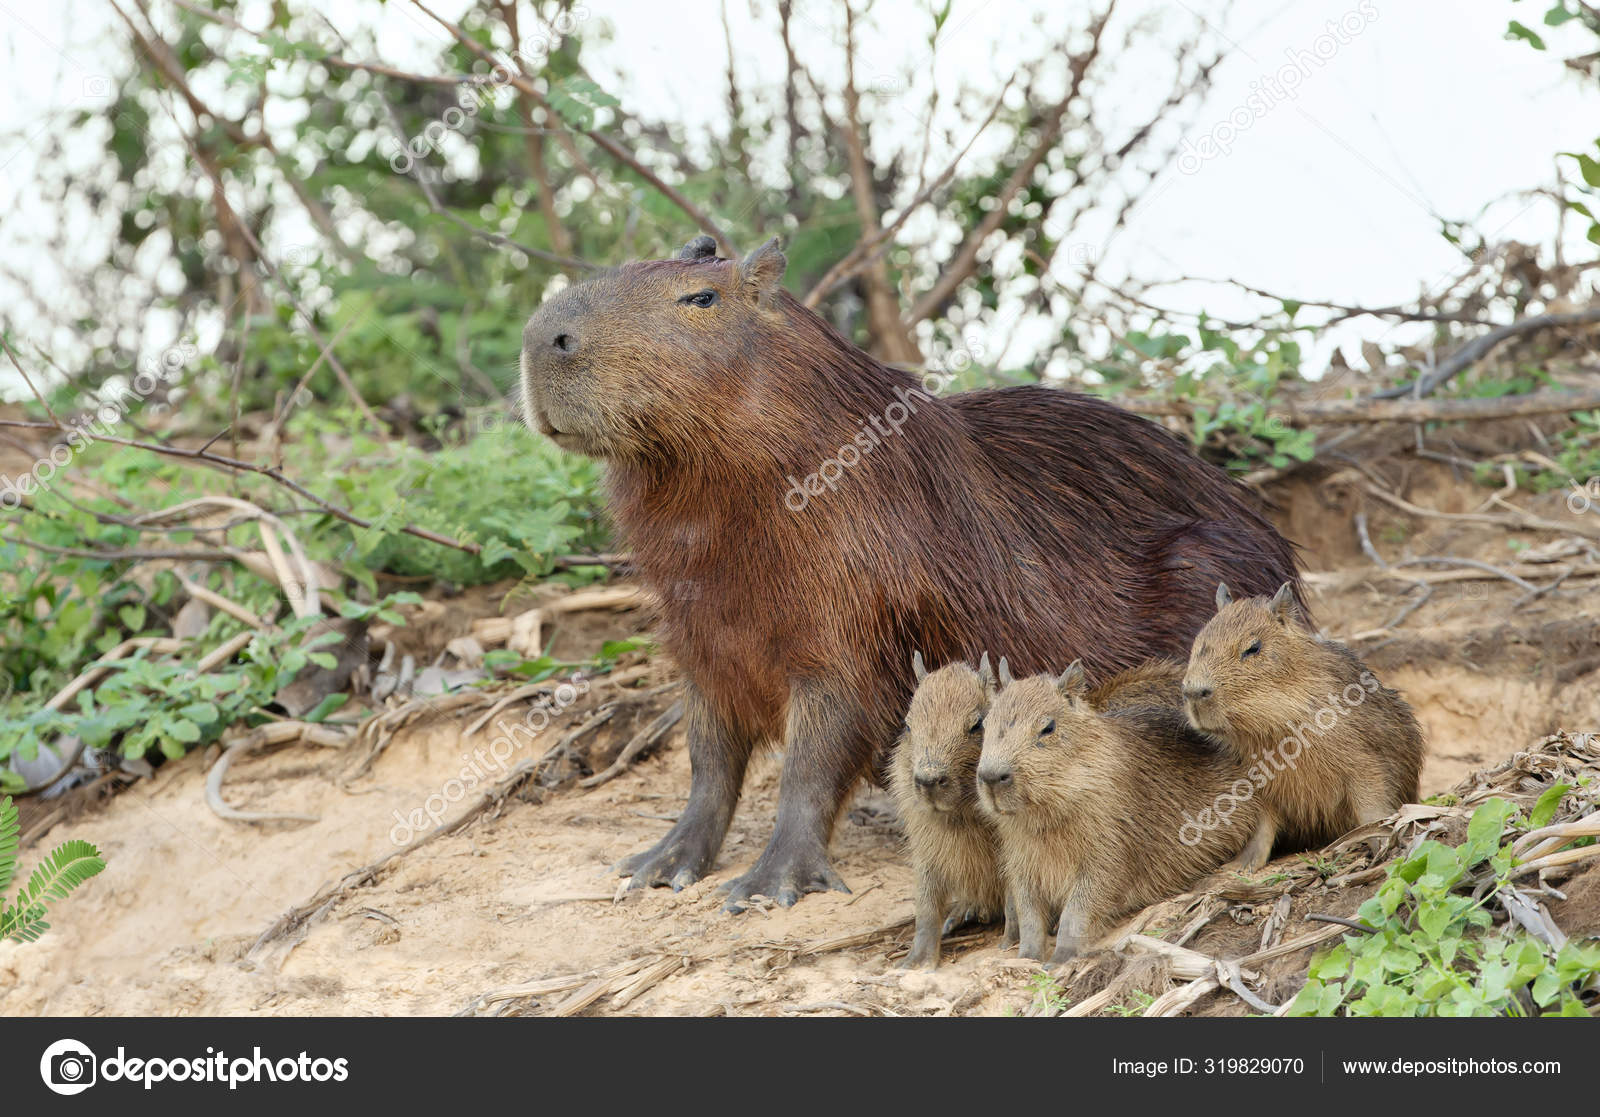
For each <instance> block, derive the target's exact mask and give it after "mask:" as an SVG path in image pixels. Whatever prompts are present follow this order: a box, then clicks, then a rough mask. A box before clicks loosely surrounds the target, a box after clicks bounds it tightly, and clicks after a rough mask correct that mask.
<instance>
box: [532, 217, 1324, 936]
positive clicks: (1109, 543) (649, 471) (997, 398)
mask: <svg viewBox="0 0 1600 1117" xmlns="http://www.w3.org/2000/svg"><path fill="white" fill-rule="evenodd" d="M714 253H715V246H714V245H713V244H712V243H711V241H710V240H709V238H699V239H697V240H696V241H694V242H692V243H691V244H690V245H688V246H687V247H686V248H685V249H684V251H683V252H682V253H680V254H679V256H678V258H676V259H672V260H649V261H644V262H639V263H632V264H628V265H626V266H624V267H621V268H619V269H617V270H615V271H611V272H607V273H604V274H602V275H599V276H597V277H595V278H593V279H589V280H587V281H585V282H582V283H578V284H575V285H573V286H571V287H569V288H567V289H566V290H564V291H562V292H560V293H559V294H557V295H555V296H553V297H552V298H550V299H549V300H547V301H546V302H545V303H544V305H543V306H542V307H540V308H539V310H538V311H537V312H536V313H535V314H534V315H533V316H532V318H531V319H530V320H529V322H528V324H527V328H526V329H525V330H524V333H523V350H522V372H521V383H522V406H523V413H524V417H525V418H526V420H527V422H528V424H529V426H530V427H531V428H532V429H534V430H537V431H541V432H543V433H544V434H546V435H547V436H549V437H550V438H552V439H553V440H554V441H555V442H556V443H557V444H558V445H560V446H562V447H565V448H566V449H569V450H575V451H579V452H582V453H585V454H589V455H592V456H596V457H600V458H604V459H605V460H606V462H607V466H608V469H607V486H608V490H609V498H610V500H609V502H610V512H611V516H612V518H613V520H614V522H615V526H616V529H617V534H618V536H619V539H620V541H621V542H622V544H623V545H625V546H627V547H628V549H629V550H630V551H631V553H632V555H633V559H634V562H635V564H636V567H637V569H638V572H639V577H640V580H641V581H642V582H643V583H644V585H645V586H646V587H647V588H648V589H650V590H651V591H653V593H654V595H655V596H656V597H657V598H659V599H660V601H661V602H662V606H661V611H660V616H659V621H658V625H657V633H658V635H659V638H660V640H661V643H662V644H663V646H664V647H665V648H666V650H667V651H668V652H670V653H671V655H672V657H673V659H674V660H675V661H676V662H677V663H678V665H679V666H680V667H681V669H682V670H683V673H684V675H685V676H686V678H687V684H688V685H687V688H686V697H685V704H686V717H685V722H686V726H687V732H688V744H689V754H690V759H691V764H692V768H693V782H692V785H691V789H690V795H689V801H688V803H687V805H686V806H685V808H684V810H683V812H682V813H681V815H680V816H679V820H678V822H677V824H676V825H674V826H673V828H672V829H671V830H670V831H669V832H668V833H667V835H666V836H665V837H664V838H662V840H661V842H660V843H659V844H658V845H656V846H655V847H653V848H652V849H649V850H646V851H645V852H643V853H641V854H638V855H636V856H633V857H630V858H627V859H625V860H624V861H623V862H621V863H620V864H619V866H618V868H619V870H620V871H621V872H623V873H624V874H626V875H629V876H631V877H632V878H633V879H632V887H635V888H638V887H644V886H647V885H656V884H667V885H672V886H673V887H682V886H684V885H686V884H688V883H689V882H691V881H694V880H697V879H699V878H700V877H701V876H703V875H704V874H705V873H707V872H708V871H709V870H710V869H711V867H712V865H713V863H714V861H715V859H716V855H717V852H718V851H719V850H720V849H721V846H722V842H723V838H724V836H725V834H726V832H727V828H728V823H729V820H730V819H731V818H732V817H733V812H734V807H735V805H736V803H737V802H738V798H739V792H740V788H741V786H742V784H743V782H744V776H745V769H746V765H747V763H748V761H749V758H750V756H751V754H752V752H753V751H754V750H755V748H756V747H757V746H759V745H763V744H768V743H771V744H779V745H781V746H783V748H784V750H785V754H784V761H783V775H782V783H781V786H780V791H779V803H778V811H777V819H776V823H775V826H774V829H773V835H772V839H771V841H770V842H769V843H768V845H767V848H766V850H765V851H764V852H763V853H762V855H761V857H760V858H759V859H758V860H757V861H756V863H755V865H754V866H753V867H751V869H750V870H749V871H748V872H746V873H745V874H744V875H743V876H741V877H739V878H738V879H737V880H735V881H733V882H732V883H731V884H730V885H729V886H728V891H729V897H728V906H729V907H730V908H731V909H733V910H738V909H739V907H740V902H741V901H742V900H744V899H747V898H748V897H750V896H751V895H755V894H758V893H759V894H765V895H767V896H770V897H772V898H773V899H775V900H777V901H778V902H779V903H782V904H791V903H793V902H794V901H795V900H796V899H798V898H799V896H800V895H802V894H803V893H806V892H813V891H818V890H820V889H824V888H830V887H833V888H843V887H844V882H843V880H842V879H841V878H840V877H839V875H838V874H837V873H836V872H834V870H833V868H832V865H831V864H830V862H829V860H828V854H827V847H828V841H829V838H830V836H831V833H832V828H833V825H834V821H835V819H836V817H837V815H838V813H839V808H840V806H841V804H842V803H843V802H844V800H845V798H846V796H847V795H848V794H849V793H850V791H851V789H852V788H853V786H854V785H855V784H856V782H857V781H858V780H859V779H860V778H861V777H862V776H864V775H866V774H868V773H869V771H873V770H874V769H876V770H877V771H878V772H879V773H880V774H881V772H882V766H883V763H884V761H885V760H886V758H887V754H888V750H889V747H890V745H891V744H892V743H893V742H894V739H895V737H896V734H897V731H898V728H899V726H900V724H901V721H902V719H903V715H904V713H905V709H906V704H907V702H908V700H909V699H910V697H911V691H912V677H911V671H910V658H911V652H912V650H913V649H917V648H920V649H921V651H922V653H923V654H924V655H925V656H927V657H928V659H929V661H930V662H934V663H950V662H954V661H956V660H965V661H967V662H973V661H974V660H976V659H977V657H978V654H979V653H980V652H981V651H983V650H984V649H985V648H990V647H993V648H1004V649H1006V651H1007V653H1008V654H1009V655H1010V657H1011V662H1012V663H1013V664H1014V665H1015V666H1016V667H1017V668H1018V669H1019V670H1021V671H1023V672H1033V671H1043V670H1046V669H1051V668H1053V667H1055V666H1056V665H1059V664H1062V663H1066V662H1069V661H1070V660H1072V659H1073V658H1075V657H1082V658H1083V660H1084V663H1085V665H1086V666H1087V667H1088V670H1089V673H1090V675H1091V677H1093V678H1095V679H1099V678H1103V677H1104V676H1106V675H1109V674H1110V673H1112V672H1115V671H1117V670H1120V669H1123V668H1127V667H1131V666H1133V665H1134V664H1136V663H1138V662H1140V661H1141V660H1143V659H1145V658H1147V657H1149V656H1152V655H1183V654H1184V653H1186V652H1187V650H1188V648H1189V644H1190V642H1191V641H1192V640H1193V638H1194V634H1195V633H1196V632H1198V631H1199V630H1200V626H1201V625H1202V624H1204V623H1205V621H1206V619H1207V618H1209V616H1210V614H1211V599H1212V592H1213V589H1214V587H1215V585H1216V583H1217V582H1218V581H1220V580H1224V579H1225V580H1227V581H1228V582H1229V583H1230V584H1234V585H1242V586H1244V587H1245V588H1246V589H1248V590H1251V591H1252V592H1260V593H1268V592H1271V591H1272V590H1273V589H1274V588H1276V587H1277V586H1278V585H1279V584H1280V583H1281V582H1283V581H1284V580H1285V579H1293V578H1294V577H1295V564H1294V555H1293V552H1292V548H1291V547H1290V545H1289V544H1288V543H1286V542H1285V541H1284V540H1283V539H1282V538H1281V537H1280V536H1279V535H1278V534H1277V533H1276V532H1275V531H1274V530H1273V528H1272V527H1271V525H1270V524H1268V523H1267V521H1266V520H1265V519H1263V518H1262V516H1261V515H1260V514H1259V513H1258V512H1257V511H1256V510H1255V508H1254V507H1253V506H1252V504H1251V501H1250V498H1249V496H1248V495H1247V493H1246V492H1245V490H1244V489H1243V488H1242V487H1241V486H1239V485H1237V484H1236V483H1234V482H1233V481H1231V480H1230V479H1229V478H1228V477H1227V475H1226V474H1225V473H1223V472H1222V471H1221V470H1219V469H1216V468H1215V467H1213V466H1211V465H1208V464H1206V463H1205V462H1202V461H1200V460H1199V459H1198V458H1196V457H1195V456H1194V455H1192V454H1191V453H1190V452H1189V450H1188V449H1187V447H1186V446H1185V445H1184V444H1183V443H1182V442H1180V441H1179V440H1178V439H1177V438H1176V437H1175V436H1173V435H1171V434H1169V433H1168V432H1167V431H1165V430H1163V429H1162V428H1160V427H1158V426H1156V425H1154V424H1152V423H1150V422H1147V421H1146V420H1144V419H1142V418H1139V417H1138V416H1136V415H1133V414H1131V413H1129V412H1126V411H1123V410H1121V409H1120V408H1117V407H1115V406H1113V405H1111V404H1109V403H1106V402H1104V401H1102V400H1098V399H1094V398H1091V397H1088V396H1083V395H1078V394H1076V393H1072V392H1066V391H1057V390H1054V389H1050V388H1045V387H1036V386H1024V387H1012V388H1001V389H995V390H987V391H973V392H962V393H957V394H952V395H949V396H948V397H941V396H939V395H937V394H935V393H936V392H937V391H938V389H939V387H941V386H942V384H939V385H935V384H931V383H930V384H929V385H927V387H928V388H930V389H932V390H931V391H929V390H925V388H924V384H923V382H922V381H919V379H918V378H917V377H916V376H914V375H913V374H912V373H909V372H905V371H902V370H899V369H894V368H889V367H887V366H885V365H882V364H880V363H878V362H877V361H875V360H873V359H872V358H871V357H869V356H868V355H867V354H866V353H864V352H862V351H861V350H860V349H858V348H857V347H856V346H854V345H852V344H851V343H850V342H849V341H847V340H846V339H845V338H843V337H841V336H840V335H839V334H838V333H836V332H835V331H834V330H833V329H832V328H830V327H829V326H828V325H827V323H825V322H824V321H823V320H822V319H821V318H819V317H818V316H817V315H815V314H813V313H812V312H811V311H809V310H807V309H806V308H805V307H804V306H802V305H801V304H800V302H799V301H798V300H796V299H794V298H793V297H792V296H790V295H789V294H788V293H786V292H785V291H784V290H783V288H782V286H781V279H782V276H783V272H784V268H785V261H784V257H783V254H782V253H781V252H780V251H779V250H778V248H777V243H776V242H775V241H773V242H769V243H768V244H766V245H763V246H762V247H761V248H759V249H757V250H756V251H755V252H753V253H751V254H750V255H749V256H748V257H746V258H744V259H742V260H726V259H720V258H717V257H716V256H715V254H714ZM937 375H938V374H934V376H937Z"/></svg>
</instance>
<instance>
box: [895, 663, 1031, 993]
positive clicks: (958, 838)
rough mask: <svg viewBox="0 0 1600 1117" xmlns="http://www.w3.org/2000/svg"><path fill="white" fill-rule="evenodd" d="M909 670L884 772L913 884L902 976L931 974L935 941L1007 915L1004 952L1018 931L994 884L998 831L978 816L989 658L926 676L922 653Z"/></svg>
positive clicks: (997, 877) (936, 953) (997, 883)
mask: <svg viewBox="0 0 1600 1117" xmlns="http://www.w3.org/2000/svg"><path fill="white" fill-rule="evenodd" d="M911 664H912V666H911V670H912V675H913V676H914V677H915V678H916V680H917V689H916V690H915V691H914V692H912V695H911V706H910V708H909V709H908V710H907V711H906V728H905V732H904V733H903V734H901V736H900V741H899V743H898V744H896V745H895V750H894V759H893V760H892V761H891V762H890V765H889V791H890V793H891V794H892V795H893V796H894V802H895V807H896V808H897V809H898V810H899V812H900V822H901V825H902V826H904V827H905V832H906V847H907V850H908V851H909V852H910V854H911V867H912V871H913V872H915V874H916V914H917V930H916V935H915V936H914V938H913V939H912V942H911V952H910V953H909V954H907V955H906V958H905V961H904V962H902V963H901V966H902V968H906V969H909V968H911V967H913V966H922V967H926V968H928V969H933V968H934V967H935V966H937V965H938V964H939V940H940V938H941V937H942V936H943V935H945V934H948V933H949V932H950V931H951V930H952V929H954V928H955V927H957V926H959V925H960V924H962V923H966V922H979V923H986V922H988V921H990V920H992V919H994V918H995V917H996V916H999V915H1001V914H1002V913H1004V915H1005V920H1006V928H1005V935H1004V938H1003V942H1002V945H1009V944H1010V943H1012V942H1015V941H1016V938H1015V936H1016V921H1015V918H1014V914H1013V912H1012V910H1011V905H1010V904H1008V903H1006V902H1005V888H1004V886H1003V885H1002V883H1001V880H1000V861H999V850H998V848H997V847H996V843H995V833H994V823H993V821H992V820H990V819H989V818H988V817H987V816H986V815H984V814H983V813H982V812H981V811H979V810H978V791H977V779H976V773H977V770H978V754H979V753H981V752H982V751H983V715H984V711H985V710H987V709H988V707H989V699H990V697H991V696H992V695H993V694H994V690H995V678H994V671H993V670H992V669H991V668H990V667H989V657H988V655H985V656H984V657H983V659H982V660H981V661H980V662H979V664H978V669H977V670H976V671H974V670H973V669H972V668H971V667H969V666H968V665H967V664H965V663H951V664H947V665H945V666H944V667H941V668H939V669H938V670H937V671H928V670H927V669H926V668H925V667H924V666H923V662H922V653H921V652H918V653H916V654H915V655H914V656H913V657H912V661H911Z"/></svg>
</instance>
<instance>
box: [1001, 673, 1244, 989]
mask: <svg viewBox="0 0 1600 1117" xmlns="http://www.w3.org/2000/svg"><path fill="white" fill-rule="evenodd" d="M1005 677H1006V673H1004V672H1003V673H1002V679H1004V678H1005ZM1088 695H1089V691H1088V687H1087V686H1086V683H1085V678H1084V672H1083V667H1082V665H1081V664H1079V663H1073V664H1072V666H1070V667H1068V668H1067V670H1066V671H1065V672H1063V673H1062V675H1061V676H1060V678H1051V677H1049V676H1047V675H1035V676H1032V677H1030V678H1026V679H1018V680H1016V681H1014V682H1012V683H1010V684H1009V685H1007V686H1005V687H1004V688H1003V689H1001V691H1000V692H999V693H998V694H997V695H996V696H995V698H994V701H993V702H991V703H990V705H989V712H988V714H987V715H985V718H984V734H983V753H982V755H981V756H980V758H979V761H978V800H979V803H980V805H981V806H982V807H983V809H984V810H985V811H986V812H987V813H988V814H989V815H990V817H991V818H993V819H994V823H995V827H996V830H997V832H998V833H999V836H1000V860H1001V868H1002V871H1003V872H1004V874H1005V879H1006V887H1007V888H1008V890H1009V892H1010V895H1011V900H1012V903H1013V904H1015V906H1016V910H1017V929H1018V932H1019V934H1020V937H1021V950H1020V953H1021V955H1022V957H1024V958H1043V957H1044V948H1045V937H1046V935H1047V934H1048V929H1049V926H1050V923H1051V922H1052V920H1059V931H1058V933H1057V936H1056V945H1055V951H1054V953H1052V954H1051V956H1050V962H1051V964H1055V963H1058V962H1064V961H1066V960H1067V959H1069V958H1071V957H1073V956H1074V955H1075V954H1077V953H1078V951H1079V949H1080V948H1081V947H1082V945H1083V944H1084V943H1085V942H1086V941H1088V940H1091V939H1093V938H1096V937H1098V936H1099V935H1102V934H1104V933H1105V932H1106V931H1107V930H1109V929H1110V928H1111V926H1112V925H1113V923H1114V921H1115V920H1116V919H1117V917H1118V916H1120V915H1123V914H1125V913H1127V912H1131V911H1135V910H1137V909H1139V908H1142V907H1145V906H1147V905H1149V904H1152V903H1154V902H1156V901H1157V900H1160V899H1162V898H1164V897H1167V896H1171V895H1174V894H1176V893H1178V892H1181V891H1183V890H1184V889H1185V888H1187V887H1189V886H1190V885H1191V884H1193V883H1194V882H1195V881H1196V880H1198V879H1199V878H1200V877H1202V876H1204V875H1205V874H1206V873H1208V872H1210V871H1212V870H1214V869H1216V868H1217V867H1218V866H1219V865H1221V864H1222V863H1223V862H1224V861H1226V860H1227V859H1228V858H1229V857H1232V856H1233V855H1234V854H1236V853H1237V852H1238V851H1239V849H1240V847H1241V846H1243V845H1244V842H1245V839H1246V838H1247V837H1248V836H1249V835H1250V833H1251V832H1252V831H1253V830H1254V829H1255V821H1256V820H1255V815H1256V807H1255V805H1254V803H1253V802H1252V801H1251V799H1250V796H1249V795H1248V793H1247V792H1248V782H1247V781H1243V772H1244V769H1243V766H1242V765H1240V764H1239V763H1238V762H1237V760H1236V759H1235V758H1234V756H1233V755H1232V753H1231V752H1230V751H1229V750H1227V749H1225V748H1222V747H1220V746H1219V745H1217V744H1216V743H1214V742H1212V741H1209V740H1207V739H1206V738H1205V737H1204V736H1202V735H1201V734H1198V733H1195V732H1194V731H1193V730H1191V729H1190V728H1189V726H1188V725H1187V724H1186V722H1185V720H1184V716H1183V712H1182V710H1181V709H1178V708H1177V707H1173V706H1163V705H1149V704H1136V705H1132V706H1126V707H1122V708H1117V709H1111V710H1109V711H1108V712H1100V711H1096V710H1095V709H1094V708H1093V707H1092V706H1091V705H1090V703H1089V701H1088ZM1241 782H1244V784H1245V786H1244V788H1243V789H1241V788H1240V787H1239V785H1240V783H1241ZM1241 791H1243V792H1245V793H1243V794H1241ZM1224 802H1226V808H1225V810H1219V809H1218V807H1219V806H1221V805H1223V804H1224ZM1206 812H1210V813H1209V815H1208V816H1207V817H1209V819H1210V820H1211V821H1212V823H1213V825H1211V826H1203V825H1196V824H1194V823H1193V821H1192V820H1193V819H1194V818H1196V817H1199V816H1201V815H1203V814H1205V813H1206Z"/></svg>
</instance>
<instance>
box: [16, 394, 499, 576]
mask: <svg viewBox="0 0 1600 1117" xmlns="http://www.w3.org/2000/svg"><path fill="white" fill-rule="evenodd" d="M0 427H24V428H30V429H36V430H37V429H41V428H42V429H47V430H68V429H69V428H67V427H62V426H57V425H56V424H54V423H35V422H29V421H26V420H22V419H0ZM98 439H99V441H101V442H110V443H113V444H115V445H118V446H130V447H132V448H133V449H135V450H148V451H150V452H151V453H153V454H164V455H166V456H167V457H172V458H184V459H186V460H189V461H198V462H204V463H205V464H207V465H213V466H217V467H218V468H220V469H227V470H231V471H233V472H235V473H258V474H260V475H261V476H263V477H265V478H267V479H268V480H271V481H274V482H276V483H277V484H279V485H282V486H283V487H284V488H286V489H289V490H290V491H291V492H294V493H296V494H297V495H299V496H301V497H304V498H305V499H306V500H309V501H310V502H311V503H312V504H315V505H316V506H317V507H318V508H319V509H321V510H322V511H324V512H326V513H328V514H329V515H330V516H334V517H337V518H338V519H341V520H343V521H344V522H345V523H347V524H351V525H353V526H355V527H359V528H371V527H372V521H370V520H363V519H362V518H361V517H359V516H356V515H354V514H353V513H351V512H348V511H346V510H345V509H343V508H340V507H339V506H338V505H336V504H331V503H329V502H328V501H326V500H323V499H322V498H321V497H320V496H318V495H317V494H316V493H314V492H312V491H311V490H310V489H308V488H306V487H305V486H304V485H301V484H300V483H298V482H296V481H292V480H290V479H289V478H288V477H285V476H284V474H283V471H282V470H280V469H279V468H278V467H277V466H264V465H252V464H251V463H250V462H246V461H239V460H238V459H236V458H229V457H225V456H223V455H221V454H213V453H211V452H210V451H209V450H204V451H202V450H186V449H184V448H183V447H181V446H163V445H161V444H159V443H155V442H140V441H138V440H137V439H132V438H118V437H116V436H115V435H109V434H106V435H99V436H98ZM395 530H396V531H400V532H404V533H405V534H407V535H414V536H416V537H417V538H418V539H426V540H427V541H428V542H430V543H438V544H439V545H441V546H444V547H454V548H455V549H456V550H458V551H465V552H467V553H468V554H471V555H476V554H480V553H481V552H482V551H483V548H482V547H481V546H480V545H479V544H477V543H462V542H459V541H457V540H455V539H452V538H450V537H449V536H448V535H441V534H439V533H438V532H436V531H429V530H428V529H427V528H420V527H416V526H414V525H411V524H406V525H405V526H404V527H399V528H396V529H395Z"/></svg>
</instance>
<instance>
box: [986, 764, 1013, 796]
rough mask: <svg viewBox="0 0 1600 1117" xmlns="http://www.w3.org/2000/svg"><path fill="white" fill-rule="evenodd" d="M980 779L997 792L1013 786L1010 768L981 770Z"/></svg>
mask: <svg viewBox="0 0 1600 1117" xmlns="http://www.w3.org/2000/svg"><path fill="white" fill-rule="evenodd" d="M978 778H979V779H980V780H982V781H983V782H984V783H986V784H988V785H989V786H990V787H991V788H993V789H994V790H995V791H999V790H1000V789H1001V788H1006V787H1010V786H1011V769H1010V768H979V769H978Z"/></svg>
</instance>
